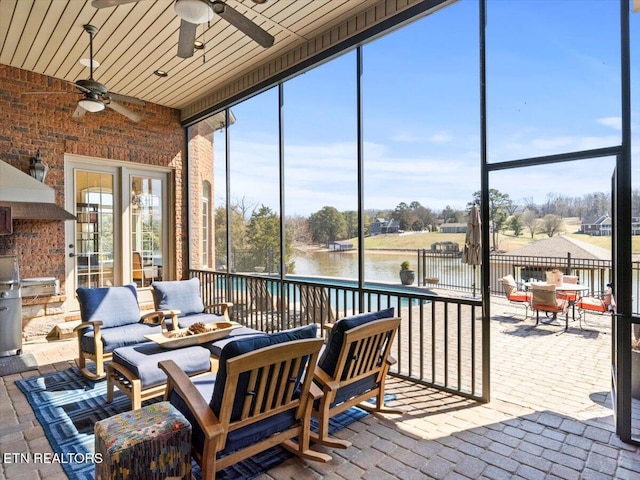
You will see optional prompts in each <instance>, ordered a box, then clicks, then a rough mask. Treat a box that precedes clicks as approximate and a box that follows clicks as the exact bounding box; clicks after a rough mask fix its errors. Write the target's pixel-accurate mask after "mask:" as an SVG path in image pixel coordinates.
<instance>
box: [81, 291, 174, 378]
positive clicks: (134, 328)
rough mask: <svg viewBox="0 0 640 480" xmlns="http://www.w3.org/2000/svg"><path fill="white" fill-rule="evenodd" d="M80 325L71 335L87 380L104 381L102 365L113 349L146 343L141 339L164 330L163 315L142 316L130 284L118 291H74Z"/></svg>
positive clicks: (136, 297)
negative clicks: (76, 343) (93, 365)
mask: <svg viewBox="0 0 640 480" xmlns="http://www.w3.org/2000/svg"><path fill="white" fill-rule="evenodd" d="M76 294H77V296H78V302H79V303H80V317H81V320H82V322H81V323H80V325H78V326H77V327H76V328H74V332H75V333H76V334H77V336H78V358H77V360H76V364H77V365H78V368H79V370H80V373H81V374H82V375H83V376H85V377H87V378H89V379H91V380H99V379H101V378H104V376H105V370H104V363H105V362H106V361H108V360H110V359H111V357H112V353H113V351H114V350H115V349H116V348H119V347H125V346H128V345H137V344H139V343H144V342H148V341H149V340H147V338H146V337H145V335H150V334H153V333H160V332H162V331H163V330H166V327H165V325H164V314H163V313H162V312H150V313H147V314H145V315H142V314H141V312H140V306H139V305H138V295H137V291H136V286H135V285H134V284H129V285H124V286H121V287H101V288H83V287H81V288H78V289H77V290H76ZM87 360H89V361H92V362H93V363H94V364H95V373H94V372H92V371H90V370H89V369H88V368H87Z"/></svg>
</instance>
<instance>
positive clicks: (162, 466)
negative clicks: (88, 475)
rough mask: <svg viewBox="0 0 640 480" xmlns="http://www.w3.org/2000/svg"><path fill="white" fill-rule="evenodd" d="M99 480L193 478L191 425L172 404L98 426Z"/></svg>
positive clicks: (96, 429)
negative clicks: (100, 456) (100, 459)
mask: <svg viewBox="0 0 640 480" xmlns="http://www.w3.org/2000/svg"><path fill="white" fill-rule="evenodd" d="M94 431H95V452H96V454H98V453H100V454H101V455H102V462H101V463H96V480H107V479H109V480H120V479H142V478H144V479H149V480H152V479H153V480H155V479H158V480H165V479H166V478H167V477H172V478H182V479H185V480H186V479H189V478H191V424H190V423H189V422H188V421H187V419H186V418H185V417H184V416H183V415H182V414H181V413H180V412H179V411H178V410H176V409H175V408H174V407H173V406H172V405H171V404H170V403H169V402H159V403H155V404H152V405H148V406H146V407H142V408H140V409H138V410H133V411H131V412H125V413H120V414H118V415H114V416H113V417H110V418H106V419H104V420H100V421H98V422H96V424H95V427H94Z"/></svg>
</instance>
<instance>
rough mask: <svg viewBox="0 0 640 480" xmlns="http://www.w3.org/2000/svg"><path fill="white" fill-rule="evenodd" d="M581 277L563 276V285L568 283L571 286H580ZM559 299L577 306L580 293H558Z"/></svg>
mask: <svg viewBox="0 0 640 480" xmlns="http://www.w3.org/2000/svg"><path fill="white" fill-rule="evenodd" d="M578 280H579V277H578V276H577V275H563V276H562V283H568V284H571V285H577V284H578ZM558 297H559V298H564V299H565V300H567V302H569V305H575V303H576V300H577V299H578V292H558Z"/></svg>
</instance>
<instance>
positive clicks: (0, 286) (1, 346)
mask: <svg viewBox="0 0 640 480" xmlns="http://www.w3.org/2000/svg"><path fill="white" fill-rule="evenodd" d="M21 353H22V298H21V294H20V272H19V271H18V259H17V258H16V257H15V256H0V357H6V356H8V355H20V354H21Z"/></svg>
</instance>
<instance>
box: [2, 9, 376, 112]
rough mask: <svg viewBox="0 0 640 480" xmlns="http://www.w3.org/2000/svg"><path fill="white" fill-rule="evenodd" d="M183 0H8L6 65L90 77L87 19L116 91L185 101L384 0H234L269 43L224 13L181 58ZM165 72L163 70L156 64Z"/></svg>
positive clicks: (103, 72)
mask: <svg viewBox="0 0 640 480" xmlns="http://www.w3.org/2000/svg"><path fill="white" fill-rule="evenodd" d="M173 3H174V2H173V0H140V1H138V2H133V3H129V4H125V5H119V6H117V7H111V8H101V9H96V8H94V7H93V6H92V5H91V1H90V0H0V64H5V65H10V66H13V67H17V68H21V69H24V70H29V71H33V72H37V73H41V74H45V75H48V76H52V77H56V78H59V79H63V80H66V81H68V82H71V83H70V84H69V91H70V92H73V91H75V88H74V87H73V85H72V83H73V82H75V81H77V80H80V79H86V78H88V77H89V69H88V68H87V67H84V66H82V65H81V64H80V63H79V60H80V59H81V58H87V59H88V58H89V36H88V34H87V33H86V32H85V31H84V29H83V25H85V24H87V23H89V24H91V25H94V26H96V27H98V28H99V32H98V33H97V34H96V35H95V37H94V41H93V53H94V58H95V60H96V61H98V62H99V63H100V66H99V67H98V68H96V69H95V70H94V79H95V80H97V81H99V82H101V83H103V84H105V85H106V86H107V87H108V89H109V91H110V92H113V93H118V94H121V95H127V96H131V97H136V98H139V99H141V100H144V101H147V102H152V103H156V104H160V105H164V106H167V107H172V108H176V109H182V108H185V107H186V106H188V105H190V104H192V103H194V102H196V101H197V100H198V99H201V98H203V97H204V96H206V95H207V94H208V93H210V92H212V91H215V90H216V89H218V88H220V87H221V86H222V85H224V84H226V83H228V82H230V81H232V80H234V79H236V78H238V77H240V76H241V75H242V74H244V73H246V72H247V71H249V70H251V69H253V68H255V67H256V66H259V65H261V64H264V63H267V62H269V61H272V60H273V59H274V58H278V57H280V56H282V55H283V54H285V53H286V52H288V51H290V50H292V49H294V48H296V47H297V46H299V45H301V44H304V43H306V42H307V41H308V39H311V38H313V37H315V36H317V35H320V34H321V33H323V32H326V31H328V30H330V29H331V28H333V27H335V26H336V25H338V24H340V23H342V22H344V21H345V20H346V19H349V18H352V17H354V16H355V15H358V14H359V13H361V12H363V11H365V10H367V9H368V8H371V7H372V6H373V5H375V4H377V3H379V0H269V1H268V2H267V3H264V4H262V5H259V4H256V3H254V2H253V1H252V0H227V2H226V3H227V4H228V5H229V6H231V7H232V8H234V9H236V10H237V11H239V12H240V13H242V14H243V15H245V16H247V17H248V18H249V19H251V20H252V21H253V22H255V23H256V24H258V25H260V26H261V27H262V28H263V29H265V30H267V31H268V32H269V33H270V34H271V35H273V36H274V37H275V43H274V45H273V46H272V47H270V48H268V49H264V48H262V47H261V46H259V45H258V44H257V43H255V42H254V41H252V40H251V39H250V38H248V37H247V36H245V35H244V34H242V33H241V32H239V31H238V30H237V29H236V28H234V27H233V26H231V25H229V24H228V23H227V22H226V21H225V20H223V19H222V18H220V17H218V16H216V15H214V18H213V19H212V20H211V21H210V23H209V24H203V25H200V26H198V30H197V39H198V40H200V41H202V42H204V43H205V49H204V50H196V52H195V54H194V56H193V57H191V58H188V59H182V58H179V57H177V55H176V52H177V45H178V31H179V27H180V18H179V17H178V16H177V15H176V13H175V12H174V9H173ZM157 69H159V70H164V71H165V72H167V73H168V77H166V78H160V77H158V76H156V75H154V74H153V72H154V71H155V70H157Z"/></svg>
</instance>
